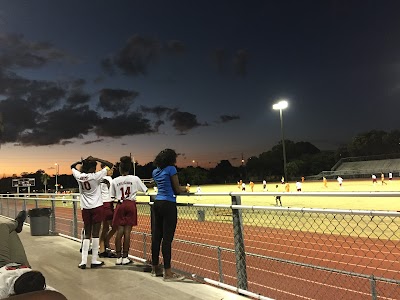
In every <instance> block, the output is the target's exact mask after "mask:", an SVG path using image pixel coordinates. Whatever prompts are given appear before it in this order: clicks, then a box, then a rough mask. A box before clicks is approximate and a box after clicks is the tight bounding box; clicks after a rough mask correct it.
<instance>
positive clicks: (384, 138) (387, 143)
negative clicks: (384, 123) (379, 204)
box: [0, 130, 400, 193]
mask: <svg viewBox="0 0 400 300" xmlns="http://www.w3.org/2000/svg"><path fill="white" fill-rule="evenodd" d="M399 141H400V131H398V130H394V131H391V132H388V133H387V132H385V131H379V130H372V131H369V132H366V133H362V134H359V135H357V136H356V137H354V138H353V140H352V141H351V142H350V143H348V144H347V145H341V146H340V147H338V149H336V150H332V151H321V150H320V149H318V148H317V147H315V146H314V145H313V144H311V143H309V142H293V141H290V140H285V148H286V157H287V173H288V176H289V180H297V179H299V178H300V177H301V176H310V175H316V174H318V173H320V172H321V171H326V170H330V169H331V168H332V166H333V165H334V164H335V163H336V162H337V161H338V160H339V159H340V158H345V157H355V156H369V155H381V154H393V153H399V152H400V151H399V149H400V145H399ZM118 164H119V163H116V171H115V172H114V176H113V177H117V176H119V172H118ZM153 169H154V167H153V163H152V162H149V163H147V164H145V165H140V164H139V163H138V162H135V167H133V164H132V167H131V174H133V172H134V171H135V174H136V175H137V176H139V177H140V178H142V179H149V178H151V173H152V170H153ZM178 174H179V181H180V182H181V183H182V184H186V183H190V184H191V185H202V184H214V183H215V184H221V183H236V182H237V181H238V180H240V179H242V180H244V181H250V180H252V181H262V180H263V179H265V180H267V181H278V180H279V179H280V178H281V176H282V174H283V157H282V143H281V142H279V143H278V144H277V145H275V146H273V147H272V148H271V150H269V151H266V152H263V153H261V154H260V155H258V156H252V157H249V158H248V159H247V161H245V162H244V163H243V165H241V166H238V167H235V166H232V164H231V163H230V162H229V160H221V161H220V162H219V163H218V164H217V165H216V166H215V167H214V168H211V169H204V168H202V167H200V166H198V167H193V166H188V167H186V168H179V172H178ZM13 178H35V181H36V186H35V187H31V192H32V191H33V190H36V191H39V192H43V191H44V190H45V185H46V187H47V189H48V190H49V189H50V191H51V192H54V190H55V176H48V175H47V174H46V173H45V171H43V170H37V171H36V172H35V173H26V172H24V173H22V174H21V175H20V176H17V175H16V174H14V175H13V176H11V177H5V178H2V179H0V193H7V192H11V193H13V192H15V191H16V188H13V187H12V184H11V183H12V179H13ZM58 183H59V184H60V186H59V190H71V191H77V184H76V181H75V179H74V178H73V176H72V175H66V174H61V175H59V176H58ZM61 186H62V188H61ZM20 192H21V193H23V192H27V189H20Z"/></svg>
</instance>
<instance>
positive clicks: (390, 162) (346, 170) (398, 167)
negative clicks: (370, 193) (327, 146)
mask: <svg viewBox="0 0 400 300" xmlns="http://www.w3.org/2000/svg"><path fill="white" fill-rule="evenodd" d="M396 156H397V157H396ZM399 157H400V155H399V154H395V155H390V156H387V155H386V156H370V157H367V156H365V157H347V158H344V159H341V160H340V161H338V162H337V163H336V164H335V166H333V167H332V169H331V170H330V171H322V172H321V173H320V174H318V175H315V176H309V177H308V179H316V180H320V179H322V177H326V178H328V179H333V178H337V177H338V176H341V177H343V178H370V177H371V174H375V175H377V176H378V177H379V175H380V174H381V173H384V174H385V177H388V173H389V172H392V173H393V176H400V158H399Z"/></svg>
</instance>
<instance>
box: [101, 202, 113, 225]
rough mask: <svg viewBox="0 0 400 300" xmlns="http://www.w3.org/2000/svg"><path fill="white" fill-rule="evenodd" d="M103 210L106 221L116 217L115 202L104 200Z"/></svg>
mask: <svg viewBox="0 0 400 300" xmlns="http://www.w3.org/2000/svg"><path fill="white" fill-rule="evenodd" d="M103 210H104V211H103V217H104V221H112V219H113V217H114V203H113V202H103Z"/></svg>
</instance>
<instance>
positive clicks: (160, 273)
mask: <svg viewBox="0 0 400 300" xmlns="http://www.w3.org/2000/svg"><path fill="white" fill-rule="evenodd" d="M163 275H164V274H163V270H162V268H160V267H156V268H155V269H154V267H153V269H152V270H151V276H152V277H161V276H163Z"/></svg>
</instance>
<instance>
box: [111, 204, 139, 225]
mask: <svg viewBox="0 0 400 300" xmlns="http://www.w3.org/2000/svg"><path fill="white" fill-rule="evenodd" d="M112 225H113V226H125V225H131V226H136V225H137V209H136V201H130V200H125V201H123V202H122V203H118V204H117V207H116V208H115V211H114V218H113V222H112Z"/></svg>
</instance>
